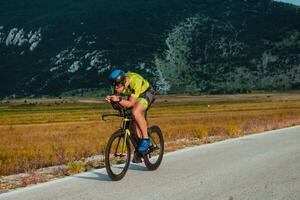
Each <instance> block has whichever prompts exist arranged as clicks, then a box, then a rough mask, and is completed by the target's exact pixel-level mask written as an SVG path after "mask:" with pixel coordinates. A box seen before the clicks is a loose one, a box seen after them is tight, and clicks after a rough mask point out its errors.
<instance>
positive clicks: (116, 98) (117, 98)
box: [110, 95, 120, 102]
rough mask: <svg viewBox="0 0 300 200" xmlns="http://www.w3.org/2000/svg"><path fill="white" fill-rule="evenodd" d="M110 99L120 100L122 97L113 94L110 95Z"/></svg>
mask: <svg viewBox="0 0 300 200" xmlns="http://www.w3.org/2000/svg"><path fill="white" fill-rule="evenodd" d="M110 97H111V98H110V100H111V101H113V102H120V97H119V96H116V95H113V96H110Z"/></svg>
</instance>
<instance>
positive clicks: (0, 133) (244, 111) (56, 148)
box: [0, 94, 300, 176]
mask: <svg viewBox="0 0 300 200" xmlns="http://www.w3.org/2000/svg"><path fill="white" fill-rule="evenodd" d="M299 100H300V94H247V95H224V96H197V97H187V96H181V97H178V96H176V97H175V96H161V97H159V99H158V100H157V102H156V103H155V104H154V106H153V108H151V110H150V111H149V123H150V124H157V125H159V126H160V127H161V128H162V130H163V133H164V137H165V141H166V150H167V151H172V150H175V149H178V148H182V147H185V146H189V145H193V144H201V143H208V142H213V141H216V140H222V139H226V138H229V137H237V136H240V135H245V134H251V133H255V132H260V131H264V130H272V129H276V128H281V127H287V126H292V125H298V124H300V101H299ZM112 112H114V111H113V110H112V109H111V107H110V105H108V104H105V103H104V102H103V101H102V100H99V101H98V100H87V99H81V100H61V99H57V100H18V101H2V102H0V176H4V175H10V174H15V173H20V172H28V171H31V170H34V169H37V168H41V167H45V166H52V165H58V164H63V163H67V162H69V161H74V160H80V159H82V158H84V157H89V156H92V155H99V154H102V153H103V150H104V147H105V142H106V140H107V139H108V137H109V136H110V135H111V133H113V132H114V130H116V129H117V128H118V127H119V125H120V122H121V121H120V119H116V118H114V119H112V120H109V121H105V122H104V121H101V119H100V115H101V114H103V113H112Z"/></svg>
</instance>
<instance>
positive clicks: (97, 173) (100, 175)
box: [74, 172, 111, 181]
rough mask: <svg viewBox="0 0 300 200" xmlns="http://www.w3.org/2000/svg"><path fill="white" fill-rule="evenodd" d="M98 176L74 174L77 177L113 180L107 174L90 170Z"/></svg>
mask: <svg viewBox="0 0 300 200" xmlns="http://www.w3.org/2000/svg"><path fill="white" fill-rule="evenodd" d="M90 173H91V174H95V175H97V176H74V177H75V178H82V179H89V180H98V181H111V179H110V178H109V177H108V176H107V175H106V174H102V173H100V172H90Z"/></svg>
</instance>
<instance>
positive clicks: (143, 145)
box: [138, 138, 150, 153]
mask: <svg viewBox="0 0 300 200" xmlns="http://www.w3.org/2000/svg"><path fill="white" fill-rule="evenodd" d="M149 145H150V140H149V138H147V139H145V138H143V139H142V140H141V142H140V145H139V147H138V152H139V153H146V152H147V151H148V148H149Z"/></svg>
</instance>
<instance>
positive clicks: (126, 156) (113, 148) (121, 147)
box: [105, 130, 130, 181]
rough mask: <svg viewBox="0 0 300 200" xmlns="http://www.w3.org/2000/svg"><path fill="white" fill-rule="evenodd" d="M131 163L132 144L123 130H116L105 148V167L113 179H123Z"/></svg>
mask: <svg viewBox="0 0 300 200" xmlns="http://www.w3.org/2000/svg"><path fill="white" fill-rule="evenodd" d="M129 164H130V144H129V140H128V137H127V139H126V141H125V133H124V132H122V131H121V130H118V131H117V132H115V133H114V134H113V135H112V136H111V137H110V139H109V140H108V143H107V145H106V148H105V168H106V171H107V174H108V176H109V177H110V178H111V179H112V180H113V181H118V180H121V179H122V178H123V177H124V176H125V174H126V172H127V170H128V167H129Z"/></svg>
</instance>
